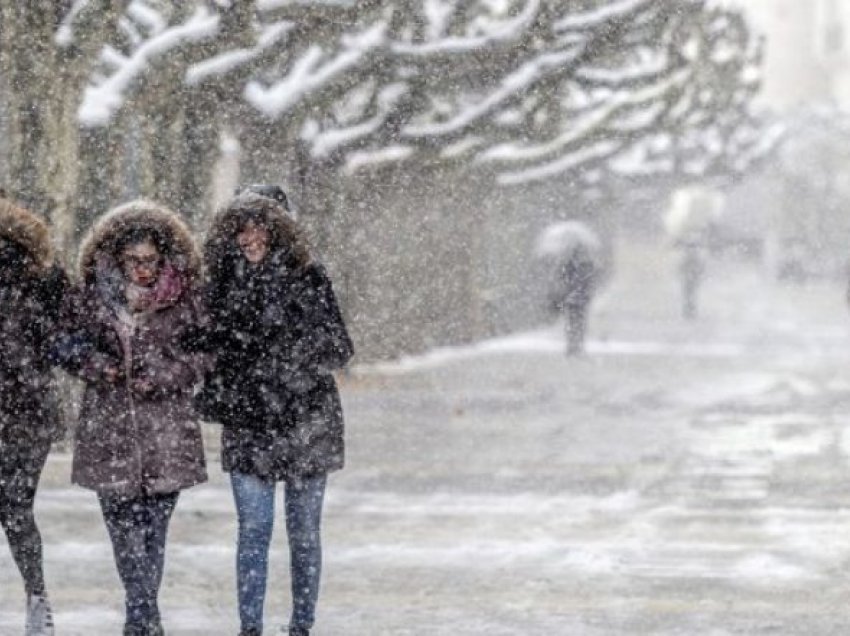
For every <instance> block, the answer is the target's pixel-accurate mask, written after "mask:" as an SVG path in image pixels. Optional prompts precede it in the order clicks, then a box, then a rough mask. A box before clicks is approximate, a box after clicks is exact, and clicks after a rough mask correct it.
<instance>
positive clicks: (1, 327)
mask: <svg viewBox="0 0 850 636" xmlns="http://www.w3.org/2000/svg"><path fill="white" fill-rule="evenodd" d="M0 244H2V246H3V249H6V248H11V249H12V251H13V252H15V253H17V254H18V255H19V256H21V257H22V260H21V261H20V263H19V266H15V267H14V268H10V269H8V270H6V271H8V272H9V274H4V275H2V276H0V449H2V448H3V447H10V446H13V445H14V446H16V447H21V448H24V447H39V448H44V449H46V448H47V447H49V445H50V440H51V438H52V437H53V436H54V435H55V434H56V432H57V431H58V430H59V411H58V408H57V401H56V397H55V395H54V391H53V381H52V373H51V370H50V363H49V362H48V359H47V353H48V349H49V342H50V339H51V337H52V335H53V332H54V331H55V329H56V323H57V320H58V314H59V306H60V304H61V302H62V297H63V295H64V293H65V291H66V289H67V286H68V282H67V278H66V276H65V273H64V271H63V270H62V269H61V268H60V267H58V266H56V265H54V264H53V257H52V251H51V248H50V240H49V237H48V231H47V226H46V225H45V223H44V222H43V221H42V220H41V219H39V218H38V217H37V216H35V215H34V214H33V213H31V212H29V211H28V210H25V209H23V208H21V207H18V206H17V205H15V204H13V203H11V202H10V201H8V200H6V199H2V198H0ZM0 260H2V259H0ZM0 267H2V265H0ZM4 281H5V282H4ZM0 455H3V453H2V451H0Z"/></svg>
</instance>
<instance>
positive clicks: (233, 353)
mask: <svg viewBox="0 0 850 636" xmlns="http://www.w3.org/2000/svg"><path fill="white" fill-rule="evenodd" d="M252 189H254V188H252ZM285 201H286V198H285V196H284V197H280V196H269V195H268V194H267V193H266V192H265V191H262V190H261V191H260V193H259V194H258V193H257V192H248V193H246V194H242V195H239V196H237V197H236V198H234V199H233V200H232V201H231V202H230V204H229V205H228V206H227V207H226V208H225V209H224V210H223V211H222V212H220V213H219V215H218V216H217V218H216V219H215V221H214V222H213V225H212V228H211V229H210V232H209V236H208V238H207V242H206V245H205V261H206V267H207V272H208V276H209V281H208V286H207V292H206V300H207V309H208V313H209V317H210V322H211V324H210V327H209V329H208V330H206V331H205V332H204V334H203V336H202V337H201V338H199V340H198V341H196V343H195V344H194V346H198V347H200V348H202V349H206V350H210V351H212V352H214V353H215V356H216V359H215V369H214V371H213V373H212V374H211V375H210V376H208V378H207V383H206V384H205V386H204V389H203V391H202V393H201V395H200V396H199V400H198V403H199V405H200V408H201V411H202V412H203V414H204V415H205V416H206V417H207V418H208V419H210V420H215V421H218V422H220V423H221V424H223V429H222V438H221V440H222V441H221V446H222V466H223V468H224V470H225V471H227V472H229V473H230V480H231V484H232V487H233V495H234V498H235V500H236V509H237V513H238V518H239V538H238V546H237V562H236V574H237V585H238V600H239V618H240V622H241V632H240V634H241V635H243V636H258V635H260V634H262V631H263V604H264V601H265V594H266V575H267V570H268V552H269V541H270V539H271V534H272V527H273V525H274V509H275V490H276V482H278V481H282V482H283V484H284V489H283V490H284V497H285V498H284V510H285V519H286V530H287V534H288V538H289V551H290V570H291V573H292V615H291V619H290V623H289V634H290V636H305V635H307V634H309V630H310V629H311V628H312V626H313V623H314V620H315V609H316V603H317V600H318V596H319V581H320V577H321V568H322V552H321V518H322V502H323V499H324V493H325V484H326V479H327V475H328V473H330V472H332V471H335V470H338V469H340V468H342V466H343V460H344V440H343V414H342V405H341V403H340V399H339V394H338V392H337V386H336V382H335V380H334V376H333V375H332V374H331V372H332V371H333V370H335V369H340V368H342V367H343V366H344V365H345V364H346V363H347V362H348V360H349V359H350V358H351V356H352V353H353V347H352V343H351V340H350V338H349V336H348V333H347V331H346V327H345V324H344V322H343V319H342V315H341V314H340V310H339V308H338V307H337V301H336V298H335V296H334V292H333V289H332V287H331V281H330V279H329V278H328V274H327V272H326V271H325V268H324V267H323V266H322V265H321V264H320V263H319V262H318V261H317V260H315V258H314V257H313V256H312V255H311V254H310V252H309V251H308V247H307V244H306V242H305V240H304V239H303V238H302V234H301V231H300V230H299V228H298V226H297V225H296V223H295V221H294V220H293V219H292V218H291V217H290V216H289V214H288V213H287V210H286V207H285V203H284V202H285Z"/></svg>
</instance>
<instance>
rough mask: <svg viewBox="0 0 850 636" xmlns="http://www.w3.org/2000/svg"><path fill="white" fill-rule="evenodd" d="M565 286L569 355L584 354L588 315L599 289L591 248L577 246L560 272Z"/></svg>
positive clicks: (564, 309)
mask: <svg viewBox="0 0 850 636" xmlns="http://www.w3.org/2000/svg"><path fill="white" fill-rule="evenodd" d="M559 275H560V279H561V283H562V285H563V295H562V297H561V306H562V310H563V311H564V314H565V318H566V336H567V354H568V355H579V354H581V353H583V352H584V340H585V334H586V333H587V313H588V308H589V307H590V302H591V300H592V299H593V294H594V292H595V290H596V283H597V277H598V275H599V273H598V267H597V264H596V262H595V260H594V259H593V258H592V256H591V254H590V252H589V250H588V248H587V247H586V246H584V245H578V246H576V248H575V249H574V250H573V252H572V254H571V255H570V256H569V257H568V258H567V259H566V261H564V263H563V264H562V265H561V268H560V271H559Z"/></svg>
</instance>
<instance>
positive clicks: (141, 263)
mask: <svg viewBox="0 0 850 636" xmlns="http://www.w3.org/2000/svg"><path fill="white" fill-rule="evenodd" d="M123 261H124V266H125V267H127V268H128V269H140V268H142V267H144V268H146V269H158V268H159V265H160V257H159V256H125V257H124V259H123Z"/></svg>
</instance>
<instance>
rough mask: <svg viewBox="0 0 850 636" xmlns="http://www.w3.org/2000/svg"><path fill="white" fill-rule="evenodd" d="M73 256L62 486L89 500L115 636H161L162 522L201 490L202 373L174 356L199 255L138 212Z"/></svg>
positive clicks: (162, 213)
mask: <svg viewBox="0 0 850 636" xmlns="http://www.w3.org/2000/svg"><path fill="white" fill-rule="evenodd" d="M81 250H82V252H81V258H80V277H81V282H80V285H79V287H78V289H77V290H76V293H75V297H74V302H73V307H72V308H71V310H70V312H69V325H68V329H67V331H66V333H65V335H64V337H63V341H62V349H63V351H62V358H63V360H64V362H65V364H66V366H67V367H68V368H69V370H71V371H73V372H75V373H76V374H77V375H79V377H81V378H82V379H83V380H84V381H85V383H86V387H85V393H84V396H83V400H82V406H81V412H80V421H79V425H78V427H77V434H76V440H75V447H74V463H73V474H72V479H73V481H74V483H76V484H78V485H80V486H83V487H85V488H91V489H92V490H94V491H95V492H96V493H97V495H98V499H99V501H100V506H101V509H102V512H103V517H104V521H105V522H106V528H107V530H108V532H109V536H110V539H111V540H112V546H113V551H114V555H115V562H116V565H117V567H118V573H119V576H120V577H121V581H122V583H123V585H124V588H125V592H126V613H127V615H126V624H125V628H124V634H125V635H127V636H130V635H132V636H136V635H145V636H149V635H157V634H162V633H163V632H162V626H161V621H160V616H159V610H158V607H157V596H158V591H159V586H160V583H161V580H162V570H163V561H164V552H165V540H166V533H167V529H168V522H169V519H170V517H171V513H172V512H173V510H174V506H175V504H176V503H177V497H178V493H179V492H180V490H182V489H184V488H188V487H190V486H193V485H195V484H197V483H199V482H202V481H204V480H205V479H206V469H205V464H204V456H203V447H202V441H201V433H200V429H199V427H198V424H197V421H196V418H195V416H194V413H193V410H192V405H191V403H192V392H193V387H194V385H195V384H196V382H197V381H198V380H199V379H200V377H201V376H202V373H203V369H202V364H201V361H200V360H199V358H198V356H197V355H190V354H187V353H186V352H185V351H183V350H182V349H181V348H180V347H179V346H178V344H177V340H178V336H179V335H180V334H181V333H182V332H183V331H185V330H187V329H190V328H197V326H198V323H199V317H198V312H197V311H196V306H197V305H196V299H195V292H194V285H195V282H196V277H197V275H198V266H199V255H198V253H197V251H196V247H195V245H194V242H193V240H192V237H191V234H190V232H189V230H188V228H187V227H186V225H185V224H184V223H183V222H182V221H181V220H180V219H179V218H178V217H177V215H176V214H174V213H173V212H171V211H170V210H167V209H165V208H161V207H158V206H156V205H154V204H152V203H149V202H145V201H137V202H132V203H128V204H126V205H123V206H121V207H119V208H116V209H115V210H113V211H111V212H109V213H108V214H107V215H106V216H104V217H103V218H101V219H100V220H99V221H98V222H97V223H96V224H95V226H94V228H93V229H92V230H91V232H90V233H89V235H88V237H87V238H86V239H85V240H84V242H83V246H82V248H81Z"/></svg>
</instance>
